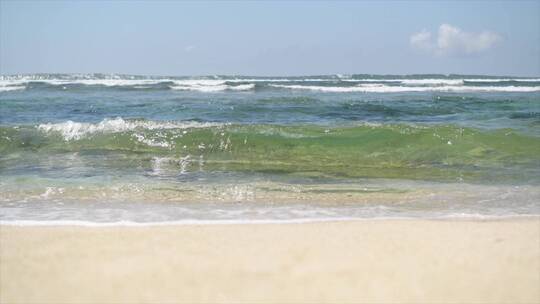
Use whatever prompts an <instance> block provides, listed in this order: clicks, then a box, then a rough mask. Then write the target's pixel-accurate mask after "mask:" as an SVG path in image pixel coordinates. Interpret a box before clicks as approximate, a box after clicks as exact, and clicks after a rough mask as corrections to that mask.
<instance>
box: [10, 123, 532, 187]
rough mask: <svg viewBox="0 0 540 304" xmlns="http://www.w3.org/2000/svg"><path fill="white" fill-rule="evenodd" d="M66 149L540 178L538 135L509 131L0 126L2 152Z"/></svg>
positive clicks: (263, 166)
mask: <svg viewBox="0 0 540 304" xmlns="http://www.w3.org/2000/svg"><path fill="white" fill-rule="evenodd" d="M66 152H69V153H72V152H78V153H82V154H93V155H101V154H103V155H105V154H107V153H121V154H124V155H128V156H130V157H131V158H132V159H133V161H134V162H148V161H149V160H150V159H152V157H168V158H171V159H175V160H177V163H178V166H182V168H183V169H185V170H190V169H193V170H195V168H197V167H201V163H204V170H207V171H251V172H269V173H277V174H298V175H307V176H333V177H348V178H349V177H384V178H406V179H426V180H441V181H442V180H444V181H447V180H454V181H455V180H465V181H471V180H476V181H482V180H521V181H532V182H537V181H539V180H540V177H539V176H540V173H539V171H540V169H539V168H540V138H538V137H533V136H527V135H523V134H519V133H516V132H514V131H513V130H511V129H500V130H495V131H486V130H480V129H472V128H461V127H457V126H451V125H447V126H412V125H360V126H355V127H334V128H325V127H322V126H311V125H310V126H278V125H225V126H212V127H199V128H170V129H159V128H156V129H145V128H134V129H132V130H128V131H123V132H116V133H115V132H95V133H91V134H86V135H84V136H80V137H79V138H77V139H71V140H66V139H65V137H64V136H63V135H62V134H61V133H60V132H57V131H49V132H45V131H42V130H39V129H38V128H35V127H19V128H14V127H2V128H0V153H1V154H2V155H4V158H6V157H9V158H10V159H13V157H16V156H17V155H22V154H24V153H32V154H36V155H43V157H46V156H47V155H49V154H57V153H66ZM175 162H176V161H175ZM3 167H5V165H4V166H3ZM0 168H1V167H0Z"/></svg>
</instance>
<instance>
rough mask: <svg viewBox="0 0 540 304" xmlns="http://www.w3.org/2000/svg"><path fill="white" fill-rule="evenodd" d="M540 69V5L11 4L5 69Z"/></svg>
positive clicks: (2, 38)
mask: <svg viewBox="0 0 540 304" xmlns="http://www.w3.org/2000/svg"><path fill="white" fill-rule="evenodd" d="M37 72H47V73H52V72H62V73H92V72H103V73H128V74H152V75H213V74H242V75H307V74H309V75H315V74H336V73H342V74H351V73H374V74H411V73H460V74H492V75H516V76H540V1H524V2H520V1H508V2H494V1H482V2H471V1H456V2H441V1H432V2H424V1H420V2H406V1H399V2H385V1H381V2H362V1H359V2H284V1H283V2H172V1H169V2H155V1H146V2H145V1H140V2H128V1H125V2H120V1H118V2H112V1H111V2H107V1H88V2H84V1H72V2H63V1H54V2H47V1H27V2H24V1H6V0H0V73H1V74H16V73H37Z"/></svg>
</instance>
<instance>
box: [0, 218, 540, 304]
mask: <svg viewBox="0 0 540 304" xmlns="http://www.w3.org/2000/svg"><path fill="white" fill-rule="evenodd" d="M0 301H1V302H2V303H31V302H48V303H63V302H70V303H77V302H85V303H90V302H91V303H95V302H107V303H111V302H115V303H118V302H131V303H133V302H160V303H164V302H207V303H208V302H211V303H213V302H236V303H238V302H249V303H254V302H267V303H275V302H289V303H290V302H311V303H314V302H317V303H319V302H339V303H341V302H356V303H358V302H370V303H384V302H393V303H396V302H407V303H421V302H428V303H434V302H445V303H456V302H459V303H461V302H467V303H474V302H476V303H489V302H491V303H505V302H506V303H540V219H538V218H534V219H524V220H505V221H478V222H474V221H413V220H392V221H390V220H380V221H358V222H325V223H311V224H270V225H266V224H264V225H262V224H261V225H251V224H250V225H206V226H166V227H113V228H84V227H12V226H1V227H0Z"/></svg>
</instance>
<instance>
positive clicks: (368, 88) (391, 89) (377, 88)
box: [270, 84, 540, 93]
mask: <svg viewBox="0 0 540 304" xmlns="http://www.w3.org/2000/svg"><path fill="white" fill-rule="evenodd" d="M270 86H272V87H276V88H283V89H293V90H310V91H320V92H334V93H343V92H364V93H398V92H429V91H440V92H538V91H540V86H534V87H518V86H504V87H499V86H477V87H471V86H388V85H366V84H362V85H358V86H352V87H336V86H309V85H281V84H270Z"/></svg>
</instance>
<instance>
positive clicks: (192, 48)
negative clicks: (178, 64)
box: [184, 45, 195, 53]
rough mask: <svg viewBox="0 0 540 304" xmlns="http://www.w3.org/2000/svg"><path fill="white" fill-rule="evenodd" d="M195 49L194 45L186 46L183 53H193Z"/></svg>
mask: <svg viewBox="0 0 540 304" xmlns="http://www.w3.org/2000/svg"><path fill="white" fill-rule="evenodd" d="M194 49H195V46H194V45H188V46H186V47H185V48H184V51H185V52H187V53H189V52H191V51H193V50H194Z"/></svg>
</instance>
